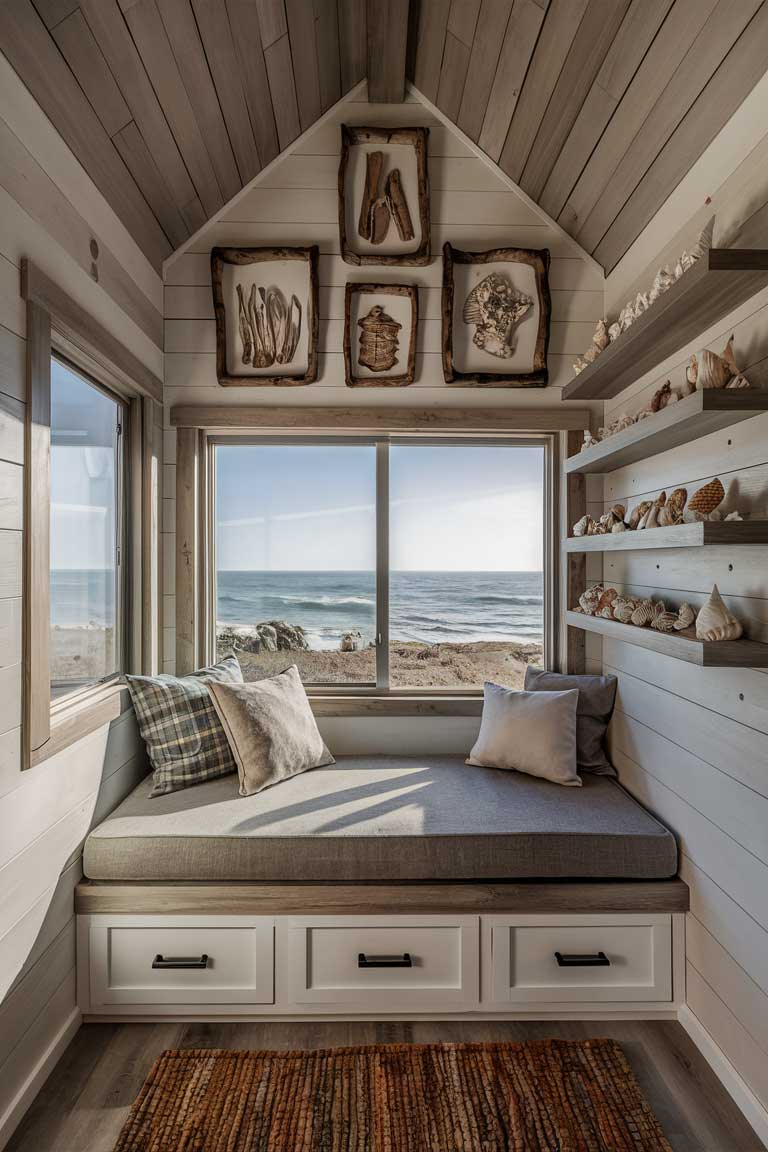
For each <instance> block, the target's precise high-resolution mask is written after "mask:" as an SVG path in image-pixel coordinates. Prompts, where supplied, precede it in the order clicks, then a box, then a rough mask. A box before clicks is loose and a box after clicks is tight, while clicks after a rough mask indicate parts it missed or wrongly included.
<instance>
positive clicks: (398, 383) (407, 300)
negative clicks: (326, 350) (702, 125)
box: [344, 282, 419, 388]
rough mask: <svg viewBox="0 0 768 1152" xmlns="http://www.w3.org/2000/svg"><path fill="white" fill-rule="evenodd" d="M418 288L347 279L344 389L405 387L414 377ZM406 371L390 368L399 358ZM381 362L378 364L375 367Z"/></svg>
mask: <svg viewBox="0 0 768 1152" xmlns="http://www.w3.org/2000/svg"><path fill="white" fill-rule="evenodd" d="M418 324H419V290H418V288H417V287H416V285H415V284H373V283H370V284H362V283H360V284H358V283H351V282H350V283H348V284H347V287H346V290H345V293H344V370H345V377H346V382H347V387H348V388H404V387H407V386H408V385H409V384H413V381H414V379H415V376H416V337H417V332H418ZM406 334H407V354H406V357H405V364H404V368H405V371H404V372H395V373H393V372H392V371H391V369H392V368H394V366H395V365H396V364H398V363H401V362H402V361H399V360H398V355H397V354H398V352H400V350H401V348H402V347H403V346H404V345H405V341H401V336H402V337H405V336H406ZM379 365H380V366H379Z"/></svg>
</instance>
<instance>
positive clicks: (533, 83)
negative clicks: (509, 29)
mask: <svg viewBox="0 0 768 1152" xmlns="http://www.w3.org/2000/svg"><path fill="white" fill-rule="evenodd" d="M586 8H587V0H552V3H551V4H550V6H549V8H548V9H547V14H546V16H545V17H544V24H543V27H542V29H541V33H540V35H539V39H538V41H537V43H536V48H535V50H534V53H533V57H532V59H531V63H530V65H529V67H528V72H527V74H526V77H525V83H524V84H523V90H522V92H521V93H520V97H519V99H518V101H517V104H516V106H515V111H514V113H513V115H512V122H511V124H510V126H509V131H508V132H507V138H506V140H505V142H504V147H503V149H502V151H501V156H500V157H499V166H500V167H501V168H502V169H503V171H504V172H506V173H507V175H508V176H509V177H511V179H512V180H515V181H517V182H519V180H520V177H521V176H522V174H523V168H524V167H525V162H526V160H527V159H528V154H529V152H530V151H531V148H532V147H533V143H534V141H535V139H536V134H537V132H538V130H539V125H540V124H541V121H542V120H543V119H544V114H545V112H546V110H547V105H548V104H549V99H550V97H551V95H552V93H553V91H554V89H555V85H556V84H557V78H558V76H559V75H560V73H561V71H562V69H563V65H564V64H565V61H566V58H567V56H568V52H569V51H570V48H571V44H572V43H573V38H574V36H575V35H576V33H577V31H578V28H579V25H580V24H581V20H582V17H583V16H584V13H585V11H586Z"/></svg>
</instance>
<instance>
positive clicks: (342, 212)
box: [339, 124, 432, 267]
mask: <svg viewBox="0 0 768 1152" xmlns="http://www.w3.org/2000/svg"><path fill="white" fill-rule="evenodd" d="M428 137H429V129H428V128H361V127H350V126H349V125H347V124H342V126H341V158H340V160H339V239H340V242H341V255H342V257H343V259H344V260H346V262H347V263H348V264H357V265H360V264H378V265H391V266H397V265H400V266H401V267H415V266H417V265H422V264H429V263H430V262H431V260H432V254H431V249H430V243H431V238H430V217H429V172H428V168H427V139H428ZM356 144H381V145H382V146H383V147H386V145H387V144H410V145H411V147H412V148H413V149H414V150H415V152H416V174H417V181H418V201H419V203H418V213H419V223H420V225H421V243H420V244H419V247H418V248H417V249H415V251H413V252H403V253H402V254H389V255H386V254H384V253H382V254H381V255H379V254H378V253H373V252H372V253H370V254H369V253H367V252H366V253H364V254H361V253H359V252H354V251H353V250H352V246H351V244H350V241H349V237H348V236H347V217H346V198H347V167H348V165H349V150H350V148H352V147H353V146H354V145H356Z"/></svg>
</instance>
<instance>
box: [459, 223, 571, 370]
mask: <svg viewBox="0 0 768 1152" xmlns="http://www.w3.org/2000/svg"><path fill="white" fill-rule="evenodd" d="M505 266H506V267H505ZM466 269H469V270H470V271H468V272H467V271H465V270H466ZM516 270H517V274H516ZM494 274H496V275H497V276H499V277H501V279H502V281H507V285H511V289H512V294H513V295H512V297H508V299H509V300H511V302H512V304H513V305H514V303H515V300H514V297H525V296H528V298H529V299H530V300H531V301H532V306H531V308H530V309H528V310H527V312H526V313H524V314H523V315H521V316H520V319H519V321H515V320H514V313H511V314H510V315H511V316H512V320H511V324H512V325H514V329H513V335H512V336H511V337H510V335H509V332H508V331H507V332H505V331H504V330H503V325H502V326H499V327H495V326H494V325H493V322H492V317H491V323H490V325H489V326H488V328H487V329H486V331H485V332H481V327H482V323H481V322H478V321H475V320H468V319H467V315H468V313H470V312H474V313H478V312H479V311H482V305H478V303H477V300H476V298H475V300H474V301H472V302H470V304H468V301H467V297H468V296H470V295H472V294H473V293H474V291H475V289H476V288H478V287H479V285H480V284H481V283H482V282H483V281H485V280H486V279H487V278H488V277H491V276H492V275H494ZM505 291H506V289H505ZM490 311H491V312H493V302H491V309H490ZM550 311H551V304H550V296H549V251H548V250H547V249H546V248H538V249H537V248H491V249H490V250H489V251H486V252H463V251H461V249H459V248H453V247H452V246H451V245H450V244H447V243H446V244H444V245H443V300H442V321H443V331H442V339H443V375H444V376H445V381H446V383H447V384H452V383H459V384H483V385H485V386H486V387H491V388H546V386H547V382H548V379H549V377H548V373H547V349H548V347H549V321H550ZM457 313H458V316H457ZM485 314H486V315H487V312H486V313H485ZM457 322H458V325H459V326H460V328H459V331H458V332H457V330H456V329H457ZM473 327H474V329H475V332H474V334H472V332H471V329H472V328H473ZM486 333H487V335H486ZM459 340H461V341H462V345H461V347H459V346H458V342H459ZM484 340H485V341H486V343H487V344H488V345H489V346H494V347H499V344H500V342H506V345H505V351H506V352H507V355H506V356H500V355H498V353H491V352H490V351H488V350H487V348H486V347H485V346H484V343H483V342H484ZM492 342H493V344H492ZM486 362H487V367H486ZM505 364H506V365H508V367H507V369H506V370H505V369H504V367H503V366H504V365H505ZM497 366H498V367H497Z"/></svg>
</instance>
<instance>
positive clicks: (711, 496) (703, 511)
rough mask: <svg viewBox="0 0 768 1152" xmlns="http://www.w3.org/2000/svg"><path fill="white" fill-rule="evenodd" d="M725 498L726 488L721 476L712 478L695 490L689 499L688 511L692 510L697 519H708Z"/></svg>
mask: <svg viewBox="0 0 768 1152" xmlns="http://www.w3.org/2000/svg"><path fill="white" fill-rule="evenodd" d="M724 499H725V489H724V488H723V485H722V482H721V481H720V479H719V477H717V476H716V477H715V479H714V480H710V482H709V484H705V485H704V486H703V487H702V488H699V490H698V492H694V494H693V496H691V498H690V500H689V501H688V511H689V512H692V513H693V514H694V516H695V518H696V519H697V520H708V519H709V518H710V517H711V516H712V513H713V512H714V511H715V509H716V508H717V507H718V505H719V504H722V502H723V500H724Z"/></svg>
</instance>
